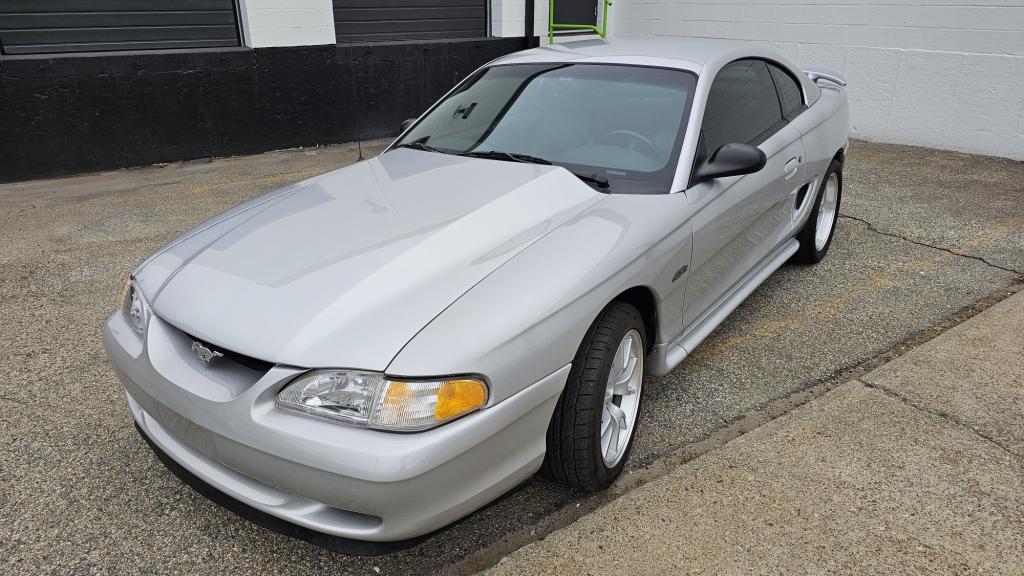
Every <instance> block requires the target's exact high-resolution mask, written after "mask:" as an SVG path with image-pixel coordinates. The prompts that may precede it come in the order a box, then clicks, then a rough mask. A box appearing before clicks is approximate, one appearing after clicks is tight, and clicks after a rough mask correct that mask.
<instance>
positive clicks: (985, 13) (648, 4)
mask: <svg viewBox="0 0 1024 576" xmlns="http://www.w3.org/2000/svg"><path fill="white" fill-rule="evenodd" d="M508 1H511V0H508ZM543 4H544V5H545V7H546V4H547V3H546V2H543ZM609 32H610V34H611V35H613V36H644V35H658V36H700V37H713V38H733V39H739V40H749V41H754V42H760V43H765V44H768V45H770V46H772V47H773V48H775V49H777V50H778V51H780V52H782V53H783V54H785V55H786V57H788V58H789V59H791V60H793V61H794V62H795V63H796V64H798V65H819V66H825V67H830V68H833V69H835V70H838V71H840V72H843V73H844V74H845V75H846V76H847V79H848V80H849V81H850V85H849V86H848V91H849V95H850V108H851V110H850V112H851V121H852V124H853V133H854V135H855V136H857V137H859V138H864V139H867V140H874V141H879V142H895V143H902V144H916V145H920V146H929V147H933V148H942V149H947V150H959V151H963V152H970V153H979V154H991V155H995V156H1004V157H1008V158H1014V159H1018V160H1024V0H973V1H971V0H867V2H860V1H857V0H824V1H821V2H818V1H814V0H783V1H782V2H773V1H769V0H743V1H740V0H688V1H685V2H684V1H676V0H616V2H615V4H614V5H613V6H612V8H611V17H610V22H609Z"/></svg>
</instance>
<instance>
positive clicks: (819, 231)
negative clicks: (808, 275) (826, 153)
mask: <svg viewBox="0 0 1024 576" xmlns="http://www.w3.org/2000/svg"><path fill="white" fill-rule="evenodd" d="M842 199H843V165H842V164H841V163H840V162H839V161H838V160H832V163H831V164H829V165H828V170H827V171H825V177H824V178H822V180H821V187H820V189H819V190H818V194H817V197H816V198H815V199H814V207H813V208H812V209H811V214H810V215H809V216H808V217H807V222H806V223H805V224H804V227H803V228H802V229H800V232H799V233H798V234H797V235H796V239H797V240H799V241H800V249H799V250H797V252H796V254H793V262H796V263H797V264H817V263H818V262H821V259H822V258H824V257H825V254H826V253H827V252H828V248H829V246H831V245H832V236H833V234H834V233H835V230H836V222H838V221H839V203H840V201H841V200H842Z"/></svg>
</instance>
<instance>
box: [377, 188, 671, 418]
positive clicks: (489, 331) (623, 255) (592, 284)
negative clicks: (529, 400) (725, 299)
mask: <svg viewBox="0 0 1024 576" xmlns="http://www.w3.org/2000/svg"><path fill="white" fill-rule="evenodd" d="M690 253H691V239H690V226H689V207H688V205H687V202H686V198H685V196H684V195H683V194H662V195H612V196H610V197H609V198H608V199H607V200H606V201H604V202H601V203H598V204H596V205H594V206H592V207H591V208H589V209H587V210H585V211H584V212H582V213H581V214H579V215H577V216H576V217H574V218H572V219H570V220H569V221H567V222H566V223H564V224H563V225H562V226H560V227H559V228H558V229H556V230H554V231H552V232H551V233H549V234H548V235H547V236H545V237H544V238H543V239H541V240H539V241H538V242H536V243H535V244H533V245H532V246H530V247H529V248H527V249H526V250H524V251H523V252H522V253H520V254H518V255H517V256H516V257H515V258H513V259H511V260H510V261H509V262H506V263H505V264H504V265H503V266H501V267H500V268H499V269H497V270H496V271H495V272H493V273H492V274H491V275H489V276H488V277H486V278H485V279H484V280H482V281H481V282H479V283H478V284H477V285H476V286H474V287H473V288H472V289H471V290H469V291H468V292H467V293H466V294H464V295H463V296H462V297H461V298H459V299H458V300H457V301H455V302H454V303H453V304H452V305H451V306H449V307H448V308H447V309H446V310H445V311H444V312H443V313H441V314H440V315H439V316H438V317H437V318H435V319H434V320H433V321H432V322H430V323H429V324H428V325H427V326H426V327H425V328H424V329H423V330H421V331H420V332H419V333H418V334H417V335H416V336H415V337H414V338H413V339H412V340H411V341H410V342H409V343H408V344H407V345H406V346H405V347H404V348H403V349H402V351H401V352H400V353H399V354H398V355H397V356H396V357H395V358H394V360H393V361H392V362H391V364H390V365H389V366H388V369H387V372H388V373H389V374H392V375H398V376H417V375H442V374H466V373H472V374H483V375H484V376H485V377H486V378H487V380H488V383H489V385H490V392H491V396H490V404H494V403H497V402H500V401H502V400H504V399H505V398H508V397H509V396H511V395H513V394H515V393H516V392H518V391H520V390H522V389H523V388H524V387H526V386H528V385H529V384H530V383H531V382H536V381H537V380H540V379H541V378H543V377H544V376H546V375H548V374H550V373H552V372H554V371H555V370H558V369H559V368H561V367H563V366H565V365H566V363H569V362H571V361H572V359H573V357H574V356H575V354H576V351H577V349H578V348H579V345H580V343H581V341H582V340H583V337H584V335H585V333H586V331H587V329H588V328H589V327H590V325H591V324H592V323H593V321H594V319H595V318H596V317H597V315H598V314H599V313H600V311H601V310H602V309H603V308H604V307H605V306H606V305H607V304H608V303H609V302H611V301H612V300H613V299H614V298H615V297H616V296H617V295H618V294H621V293H622V292H624V291H625V290H627V289H629V288H632V287H635V286H645V287H648V288H650V289H651V291H652V292H653V293H654V296H655V300H656V301H657V302H658V305H659V309H658V314H657V317H658V318H659V319H660V320H661V323H662V324H666V323H668V324H672V325H673V326H680V327H681V314H680V310H681V302H682V298H681V294H682V287H683V286H685V275H683V276H676V277H675V281H673V276H675V272H676V271H677V270H678V268H679V266H677V265H675V264H676V263H677V262H679V261H680V259H683V262H684V263H687V264H688V263H689V258H690ZM667 332H672V330H671V329H670V330H668V331H667ZM675 332H676V333H678V330H676V331H675ZM658 333H659V339H661V338H662V337H663V334H665V333H666V331H664V330H662V327H661V326H659V327H658Z"/></svg>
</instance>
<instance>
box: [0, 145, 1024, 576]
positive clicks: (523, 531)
mask: <svg viewBox="0 0 1024 576" xmlns="http://www.w3.org/2000/svg"><path fill="white" fill-rule="evenodd" d="M380 144H381V143H376V144H375V145H367V146H366V149H367V151H368V152H372V151H377V150H379V149H380ZM355 157H356V151H355V149H354V146H336V147H328V148H321V149H315V150H293V151H284V152H277V153H271V154H263V155H257V156H250V157H238V158H226V159H215V160H211V161H205V160H204V161H194V162H184V163H177V164H171V165H167V166H154V167H149V168H141V169H132V170H123V171H117V172H110V173H101V174H88V175H83V176H77V177H72V178H62V179H55V180H39V181H34V182H24V183H20V184H9V185H3V186H0V320H2V326H3V330H2V331H0V365H2V366H3V367H4V369H5V372H6V378H5V379H4V380H3V382H0V442H3V444H4V446H5V449H4V451H2V452H0V502H2V505H0V563H5V564H0V566H2V567H0V572H11V573H19V574H33V573H52V572H61V573H67V572H80V573H88V572H99V573H104V574H120V573H124V574H134V573H139V572H146V573H195V572H197V571H205V572H210V573H225V572H230V573H236V572H245V573H252V574H260V573H266V574H275V575H288V574H308V573H323V574H366V573H371V572H373V573H375V572H374V570H373V569H374V568H378V569H380V573H381V574H434V573H438V572H439V571H446V572H447V573H466V572H468V571H471V570H473V569H474V568H475V567H478V566H480V565H483V564H486V563H488V562H493V561H494V560H496V558H497V557H498V556H500V555H501V554H502V553H504V552H505V551H507V550H508V549H509V547H510V546H514V545H517V544H521V543H523V542H527V541H530V540H532V539H535V538H537V537H539V536H542V535H543V534H544V533H546V532H547V531H549V530H550V529H552V528H553V527H557V524H558V523H561V524H565V523H569V522H571V521H573V520H575V519H577V518H579V517H580V516H581V515H582V514H583V513H585V512H587V511H588V510H590V509H593V508H595V507H597V506H599V505H600V504H602V503H603V502H605V500H602V499H601V498H602V497H598V498H585V497H581V496H580V495H579V494H576V493H574V492H572V491H570V490H566V489H564V488H561V487H558V486H554V485H551V484H548V483H546V482H543V481H540V480H534V481H531V482H529V483H528V484H527V485H525V486H524V487H522V488H521V489H520V490H518V491H516V492H514V493H512V494H510V495H509V496H508V497H506V498H504V499H503V500H501V501H499V502H497V503H495V504H494V505H492V506H490V507H487V508H485V509H483V510H481V511H478V512H477V513H474V514H473V515H471V516H470V517H468V518H467V519H465V520H464V521H462V522H460V523H459V524H457V525H455V526H452V527H450V528H449V529H447V530H444V531H443V532H441V533H439V534H437V535H435V536H433V537H432V538H430V539H428V540H427V541H425V542H424V543H422V544H420V545H419V546H417V547H416V548H413V549H411V550H407V551H404V552H401V553H396V554H392V555H389V556H386V557H382V558H348V557H342V556H338V555H336V554H333V553H330V552H327V551H325V550H322V549H319V548H316V547H313V546H311V545H308V544H305V543H302V542H295V541H292V540H289V539H287V538H284V537H282V536H279V535H277V534H273V533H270V532H267V531H265V530H263V529H261V528H259V527H257V526H254V525H252V524H250V523H249V522H247V521H245V520H242V519H240V518H238V517H236V516H234V515H233V514H231V513H230V512H227V511H225V510H223V509H221V508H219V507H218V506H216V505H214V504H212V503H210V502H208V501H206V500H205V499H203V498H202V497H200V496H198V495H197V494H196V493H194V492H192V491H191V489H189V488H187V487H186V486H183V485H182V484H181V483H180V482H179V481H178V480H177V479H176V478H175V477H174V476H173V475H171V474H170V473H168V472H167V471H166V470H165V469H164V468H163V467H162V465H161V464H160V463H159V462H158V461H157V460H156V459H155V458H154V457H153V456H152V454H151V453H150V452H149V451H148V449H147V448H146V445H145V443H144V442H143V441H142V440H141V439H140V438H138V436H137V434H136V433H135V431H134V429H133V428H132V426H131V422H130V418H129V416H128V413H127V410H126V408H125V406H124V400H123V396H122V395H121V392H120V390H119V389H118V388H117V386H116V380H115V378H114V376H113V374H112V373H111V372H110V369H109V368H108V366H107V365H106V361H105V358H104V356H103V352H102V349H101V346H100V342H99V333H100V327H101V326H102V322H103V321H104V319H105V318H106V316H107V315H108V314H109V313H110V312H111V311H112V310H114V308H115V307H116V306H117V302H115V300H116V299H117V292H118V288H119V286H120V284H121V281H122V279H123V276H124V274H125V273H126V272H127V271H128V270H130V269H131V267H132V266H133V265H134V264H135V263H137V262H138V261H139V260H140V259H141V258H143V257H144V256H145V255H147V254H149V253H151V252H152V251H153V250H155V249H156V248H158V247H159V246H160V245H162V244H163V243H164V242H167V241H168V240H170V239H172V238H174V237H175V236H176V235H177V234H178V233H180V232H181V231H183V230H185V229H187V228H189V227H191V226H193V225H195V224H197V223H198V222H201V221H202V220H204V219H206V218H208V217H209V216H211V215H213V214H216V213H217V212H219V211H221V210H224V209H226V208H228V207H230V206H232V205H234V204H237V203H239V202H242V201H245V200H247V199H249V198H252V197H254V196H256V195H258V194H261V193H263V192H266V191H269V190H271V189H274V188H277V187H280V186H282V185H285V184H287V183H289V182H292V181H295V180H299V179H301V178H304V177H306V176H310V175H312V174H315V173H319V172H323V171H325V170H330V169H333V168H335V167H337V166H340V165H343V164H346V163H349V162H352V161H353V160H354V159H355ZM950 166H955V167H956V168H955V169H953V168H949V167H950ZM1022 181H1024V170H1022V163H1014V162H1010V161H1004V160H1000V159H995V158H983V157H965V156H962V155H954V156H953V157H952V158H951V157H950V155H949V154H948V153H945V152H937V151H929V150H925V149H920V148H909V147H897V146H880V145H874V144H868V143H863V142H856V143H854V145H853V147H852V149H851V151H850V155H849V157H848V160H847V165H846V167H845V179H844V187H845V188H844V197H843V204H842V212H843V213H844V214H848V215H851V216H856V217H858V218H863V219H865V220H867V221H869V222H871V223H872V224H874V225H876V226H878V229H880V230H883V231H898V232H899V233H901V234H903V235H905V236H906V237H907V238H912V239H915V240H918V241H921V242H928V243H931V244H934V245H935V246H945V247H948V248H950V249H952V250H956V251H958V252H962V253H964V254H969V255H974V256H981V257H984V258H985V259H986V260H988V261H990V262H993V263H995V264H997V265H999V266H1002V267H1006V268H1012V269H1017V270H1019V269H1024V250H1021V246H1022V245H1024V236H1022V235H1021V233H1020V230H1019V229H1018V228H1015V227H1014V226H1015V224H1014V223H1015V222H1018V221H1020V222H1024V201H1022V198H1021V189H1020V183H1021V182H1022ZM965 198H969V199H972V200H971V201H970V202H966V201H965ZM972 204H977V207H972ZM1018 277H1019V275H1018V274H1015V273H1011V272H1007V271H1004V270H1001V269H997V268H994V267H992V266H989V265H987V264H985V263H984V262H981V261H979V260H977V259H974V258H968V257H960V256H955V255H953V254H951V253H948V252H942V251H937V250H936V249H934V248H932V247H926V246H921V245H918V244H914V243H909V242H903V241H902V240H900V239H897V238H893V237H890V236H886V235H883V234H878V233H875V232H873V231H871V230H868V229H867V227H866V226H865V225H863V224H860V223H857V222H853V221H852V220H849V219H845V218H844V219H841V220H840V221H839V224H838V228H837V236H836V239H835V241H834V243H833V245H832V248H831V250H830V252H829V255H828V257H827V258H826V259H825V260H824V261H823V262H821V263H820V264H819V265H817V266H812V267H800V266H786V267H783V268H782V269H781V270H779V271H778V272H777V273H776V274H775V275H773V276H772V277H771V278H770V279H769V280H768V281H767V282H766V283H765V284H764V285H763V286H762V287H761V288H759V289H758V290H757V291H756V292H755V293H754V294H752V295H751V297H750V298H749V299H748V300H747V301H746V302H745V303H744V304H743V305H742V306H740V308H739V309H737V310H736V312H734V313H733V315H732V316H731V317H730V318H729V319H728V320H727V321H726V322H725V323H724V324H723V325H722V326H721V327H720V328H719V329H718V330H716V331H715V332H714V333H713V334H712V335H711V336H710V337H709V338H708V340H707V341H705V342H704V344H702V345H701V346H700V347H699V348H698V349H697V350H696V351H695V353H694V354H693V355H692V356H691V357H690V358H688V359H687V361H686V362H685V363H684V364H683V365H682V366H680V367H679V368H678V369H676V370H675V371H673V372H672V374H669V375H668V376H666V377H664V378H657V379H651V380H650V381H649V382H647V383H646V384H645V401H644V402H645V406H644V413H643V414H642V415H641V429H640V432H639V436H638V438H637V445H636V447H635V449H634V451H633V454H632V456H631V460H630V462H629V463H628V466H629V469H628V470H629V473H628V474H627V475H626V477H625V479H624V480H623V481H622V482H621V483H620V484H619V485H618V486H619V487H621V489H623V490H628V489H630V488H632V487H635V486H637V485H638V484H639V482H636V481H634V480H638V479H644V478H647V479H650V478H653V477H654V476H652V475H651V474H650V472H649V471H650V470H652V469H655V468H660V467H661V466H662V463H665V462H672V463H677V464H678V463H679V462H680V461H682V460H689V459H692V458H693V457H694V456H695V455H698V454H701V453H704V452H707V451H708V450H709V449H711V448H714V447H717V446H720V445H721V444H722V443H723V442H725V441H728V440H730V439H732V438H735V437H736V436H737V435H738V434H742V433H745V432H748V431H749V430H751V429H753V428H755V427H757V426H760V425H762V424H764V423H765V422H767V421H769V420H771V419H772V418H775V417H777V416H779V415H780V414H783V413H785V412H787V411H789V410H791V409H792V408H793V407H794V406H797V405H799V404H801V403H804V402H806V401H808V400H809V399H812V398H815V397H816V396H818V395H820V393H821V392H824V391H826V390H827V389H830V388H831V387H834V385H835V379H836V378H837V377H843V376H846V377H855V376H857V375H859V374H857V373H856V372H857V371H858V370H860V369H861V367H863V366H865V365H866V364H873V363H876V362H878V360H879V359H880V358H889V357H891V356H893V355H897V354H899V353H902V352H904V351H905V350H906V349H907V348H909V347H912V346H915V345H917V344H919V343H920V342H922V341H924V340H926V339H927V338H929V337H931V336H933V335H934V334H936V333H939V332H941V331H943V330H945V329H946V328H947V327H948V326H949V325H951V323H955V322H956V321H959V320H961V319H962V318H963V317H965V316H968V315H970V314H971V313H973V312H974V311H976V310H978V309H980V308H983V307H984V306H986V305H987V304H988V303H990V302H991V301H992V299H993V298H995V299H998V298H999V297H1002V296H1004V295H1005V294H1006V292H1007V290H1008V289H1013V287H1014V286H1015V285H1016V284H1015V283H1016V282H1017V278H1018ZM979 303H981V304H979ZM851 375H852V376H851ZM57 394H59V395H60V396H59V397H58V396H56V395H57ZM879 394H880V392H879ZM55 397H58V398H60V401H55V400H54V398H55ZM997 432H998V433H1002V432H999V431H998V430H997V431H994V432H993V434H995V433H997ZM994 437H998V436H994ZM1007 442H1009V440H1007ZM1008 445H1009V444H1008ZM680 454H682V455H683V456H680V457H677V456H676V455H680ZM666 457H670V458H669V459H668V460H666ZM617 489H618V488H617ZM197 566H201V567H202V569H201V570H197V568H196V567H197Z"/></svg>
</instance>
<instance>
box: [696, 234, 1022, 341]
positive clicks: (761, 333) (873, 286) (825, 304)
mask: <svg viewBox="0 0 1024 576" xmlns="http://www.w3.org/2000/svg"><path fill="white" fill-rule="evenodd" d="M1021 227H1024V221H1012V222H1007V223H1004V224H1000V225H998V226H994V227H992V228H990V229H988V230H984V231H982V232H979V233H978V234H976V235H975V236H973V237H971V238H970V239H968V240H967V241H965V242H962V243H960V244H959V245H957V246H956V248H954V251H956V252H963V251H965V250H968V249H970V248H977V247H979V246H983V245H985V244H987V243H989V242H991V241H993V240H995V239H996V238H1000V237H1002V236H1005V235H1006V234H1009V233H1010V232H1012V231H1014V230H1017V229H1019V228H1021ZM953 258H956V256H955V255H953V254H950V253H948V252H943V253H941V254H938V255H936V256H935V257H934V258H928V259H925V260H913V261H910V262H908V263H907V264H906V265H905V267H906V268H910V269H913V270H917V271H920V270H927V269H932V268H935V267H936V266H938V265H940V264H943V263H945V262H947V261H949V260H951V259H953ZM899 268H903V266H897V269H899ZM894 286H896V283H895V282H894V281H893V278H892V276H891V275H890V274H888V273H881V274H876V275H874V276H871V277H870V278H868V279H867V280H866V281H864V282H863V283H861V284H857V285H854V286H852V287H849V288H847V290H846V291H845V292H844V293H843V295H842V296H837V297H833V298H827V299H824V300H821V301H818V302H812V303H810V304H808V305H807V306H805V307H804V308H803V309H801V310H800V311H798V312H795V313H793V314H791V315H789V316H786V317H784V318H782V319H781V320H774V321H770V322H764V323H762V324H758V325H756V326H753V327H750V328H744V333H743V334H741V335H739V336H732V337H729V338H726V339H725V340H722V341H720V342H705V343H703V344H702V345H700V346H698V347H697V350H695V351H694V353H693V354H691V355H690V358H693V359H698V358H707V357H710V356H714V355H716V354H722V353H724V352H726V351H728V350H731V349H733V348H736V347H737V346H740V345H742V344H746V343H749V342H753V341H760V340H763V339H766V338H771V337H775V336H777V335H778V334H780V333H782V332H783V331H788V330H792V329H794V328H796V329H798V328H801V327H803V326H806V325H807V324H809V323H811V322H819V321H820V320H822V319H823V318H825V317H827V316H830V315H833V314H835V313H836V312H837V311H838V310H839V309H840V308H841V307H842V306H844V305H846V304H848V303H850V302H851V301H853V300H855V299H857V298H859V297H861V296H863V295H865V294H867V293H871V292H877V291H881V290H885V289H888V288H892V287H894Z"/></svg>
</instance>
